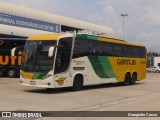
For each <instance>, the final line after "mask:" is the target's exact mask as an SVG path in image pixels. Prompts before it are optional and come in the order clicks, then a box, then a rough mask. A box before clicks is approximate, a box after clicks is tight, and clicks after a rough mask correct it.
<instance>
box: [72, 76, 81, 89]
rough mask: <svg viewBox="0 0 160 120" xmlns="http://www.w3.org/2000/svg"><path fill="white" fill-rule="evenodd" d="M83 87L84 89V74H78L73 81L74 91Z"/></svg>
mask: <svg viewBox="0 0 160 120" xmlns="http://www.w3.org/2000/svg"><path fill="white" fill-rule="evenodd" d="M81 89H83V76H82V75H76V76H75V77H74V82H73V91H79V90H81Z"/></svg>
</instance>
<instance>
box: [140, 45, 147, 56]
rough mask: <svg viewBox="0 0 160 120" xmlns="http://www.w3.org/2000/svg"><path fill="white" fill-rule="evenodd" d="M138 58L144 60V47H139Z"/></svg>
mask: <svg viewBox="0 0 160 120" xmlns="http://www.w3.org/2000/svg"><path fill="white" fill-rule="evenodd" d="M140 58H146V49H145V48H144V47H140Z"/></svg>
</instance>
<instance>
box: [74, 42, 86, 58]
mask: <svg viewBox="0 0 160 120" xmlns="http://www.w3.org/2000/svg"><path fill="white" fill-rule="evenodd" d="M88 53H89V47H88V40H87V39H76V40H75V45H74V52H73V58H78V57H83V56H87V55H88Z"/></svg>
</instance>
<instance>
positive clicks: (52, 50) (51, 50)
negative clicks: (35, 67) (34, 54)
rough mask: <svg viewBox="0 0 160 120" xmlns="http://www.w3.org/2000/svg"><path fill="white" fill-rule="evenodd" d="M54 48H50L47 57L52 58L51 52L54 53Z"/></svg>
mask: <svg viewBox="0 0 160 120" xmlns="http://www.w3.org/2000/svg"><path fill="white" fill-rule="evenodd" d="M54 49H55V47H50V48H49V51H48V57H53V52H54Z"/></svg>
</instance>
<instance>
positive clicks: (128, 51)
mask: <svg viewBox="0 0 160 120" xmlns="http://www.w3.org/2000/svg"><path fill="white" fill-rule="evenodd" d="M132 48H133V47H132V46H130V45H127V46H126V57H133V49H132Z"/></svg>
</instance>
